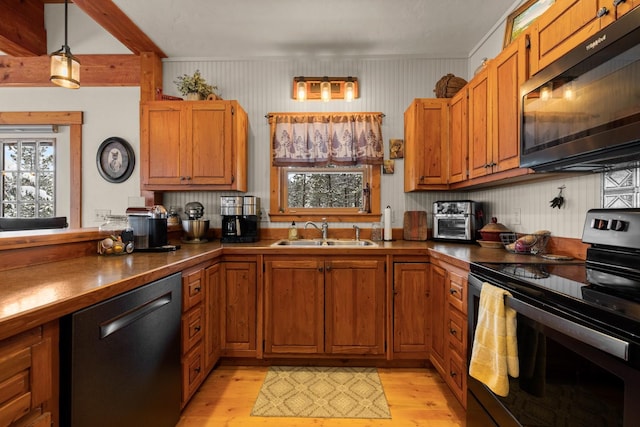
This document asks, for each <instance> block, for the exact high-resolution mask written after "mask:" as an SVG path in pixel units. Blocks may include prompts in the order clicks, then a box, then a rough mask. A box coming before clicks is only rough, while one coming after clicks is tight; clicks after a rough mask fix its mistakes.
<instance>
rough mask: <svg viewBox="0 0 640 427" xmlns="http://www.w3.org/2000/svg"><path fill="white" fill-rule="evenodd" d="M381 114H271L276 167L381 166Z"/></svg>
mask: <svg viewBox="0 0 640 427" xmlns="http://www.w3.org/2000/svg"><path fill="white" fill-rule="evenodd" d="M382 116H383V115H382V114H381V113H306V114H298V113H295V114H292V113H272V114H269V116H268V117H269V123H270V125H271V142H272V147H273V165H274V166H327V165H362V164H369V165H380V164H382V160H383V157H384V153H383V146H384V144H383V142H382V131H381V124H382Z"/></svg>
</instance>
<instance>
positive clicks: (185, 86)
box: [174, 70, 218, 101]
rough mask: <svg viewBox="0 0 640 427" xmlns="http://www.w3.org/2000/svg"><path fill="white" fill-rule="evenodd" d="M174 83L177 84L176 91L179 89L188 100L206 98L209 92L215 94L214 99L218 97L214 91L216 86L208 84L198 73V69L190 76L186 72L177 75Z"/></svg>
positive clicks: (216, 88)
mask: <svg viewBox="0 0 640 427" xmlns="http://www.w3.org/2000/svg"><path fill="white" fill-rule="evenodd" d="M174 83H175V84H176V85H177V86H178V91H180V93H181V94H182V95H183V96H185V97H186V99H187V100H188V101H192V100H201V99H207V98H208V97H209V95H211V94H213V95H215V98H214V99H217V98H218V95H217V94H216V92H215V91H216V90H218V87H217V86H213V85H210V84H208V83H207V81H206V80H205V79H204V78H203V77H202V75H201V74H200V70H196V71H195V73H193V75H192V76H190V75H188V74H183V75H182V76H178V78H177V80H175V81H174Z"/></svg>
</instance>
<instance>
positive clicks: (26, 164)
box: [20, 143, 36, 171]
mask: <svg viewBox="0 0 640 427" xmlns="http://www.w3.org/2000/svg"><path fill="white" fill-rule="evenodd" d="M20 154H21V156H22V157H21V159H20V170H22V171H35V169H36V162H35V160H36V159H35V157H36V144H35V143H23V144H22V151H21V153H20Z"/></svg>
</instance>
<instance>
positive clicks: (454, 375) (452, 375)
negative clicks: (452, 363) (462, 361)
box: [449, 371, 458, 378]
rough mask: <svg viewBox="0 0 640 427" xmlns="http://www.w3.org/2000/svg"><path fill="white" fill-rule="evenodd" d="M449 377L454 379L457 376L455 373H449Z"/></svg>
mask: <svg viewBox="0 0 640 427" xmlns="http://www.w3.org/2000/svg"><path fill="white" fill-rule="evenodd" d="M449 375H450V376H451V378H455V377H456V376H457V375H458V374H457V373H456V372H453V371H451V372H449Z"/></svg>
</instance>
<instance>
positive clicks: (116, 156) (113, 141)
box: [96, 136, 135, 182]
mask: <svg viewBox="0 0 640 427" xmlns="http://www.w3.org/2000/svg"><path fill="white" fill-rule="evenodd" d="M96 163H97V165H98V172H100V175H101V176H102V177H103V178H104V179H106V180H107V181H109V182H124V181H126V180H127V179H129V177H130V176H131V174H132V173H133V167H134V166H135V154H134V152H133V148H131V145H130V144H129V143H128V142H127V141H125V140H124V139H122V138H118V137H117V136H112V137H110V138H107V139H105V140H104V141H103V142H102V144H100V147H99V148H98V154H97V155H96Z"/></svg>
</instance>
